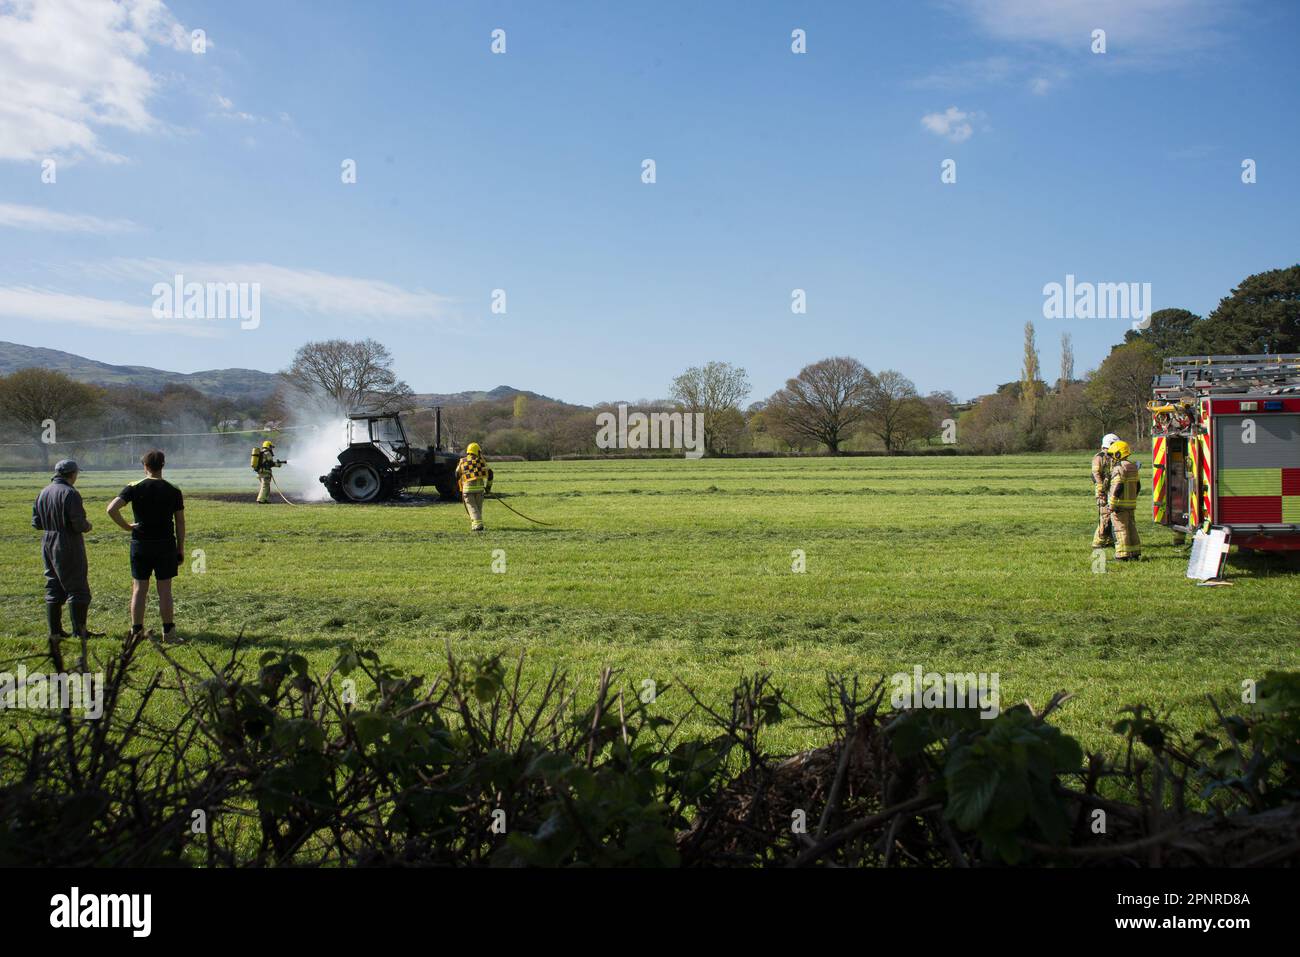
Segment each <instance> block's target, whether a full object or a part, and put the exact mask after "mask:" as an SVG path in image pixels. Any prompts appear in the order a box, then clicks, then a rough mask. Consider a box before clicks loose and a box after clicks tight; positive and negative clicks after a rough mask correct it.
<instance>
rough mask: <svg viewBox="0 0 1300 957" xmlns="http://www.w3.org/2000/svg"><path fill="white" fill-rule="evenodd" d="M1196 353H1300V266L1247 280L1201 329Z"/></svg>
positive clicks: (1197, 332) (1197, 330) (1220, 301)
mask: <svg viewBox="0 0 1300 957" xmlns="http://www.w3.org/2000/svg"><path fill="white" fill-rule="evenodd" d="M1192 341H1193V343H1194V345H1195V346H1196V349H1195V350H1194V351H1196V352H1203V353H1207V354H1211V355H1236V354H1254V353H1260V352H1271V353H1278V352H1300V265H1296V266H1291V267H1290V268H1287V269H1272V270H1269V271H1268V272H1261V273H1256V274H1255V275H1253V276H1247V277H1246V278H1245V279H1243V280H1242V281H1241V283H1240V284H1239V285H1238V286H1237V287H1236V288H1235V289H1233V290H1232V293H1231V295H1228V296H1225V297H1224V298H1223V299H1221V300H1219V305H1218V306H1217V307H1215V310H1214V311H1213V312H1212V313H1210V314H1209V316H1207V317H1206V318H1205V321H1204V322H1202V323H1199V324H1198V325H1197V326H1196V330H1195V334H1194V336H1193V340H1192Z"/></svg>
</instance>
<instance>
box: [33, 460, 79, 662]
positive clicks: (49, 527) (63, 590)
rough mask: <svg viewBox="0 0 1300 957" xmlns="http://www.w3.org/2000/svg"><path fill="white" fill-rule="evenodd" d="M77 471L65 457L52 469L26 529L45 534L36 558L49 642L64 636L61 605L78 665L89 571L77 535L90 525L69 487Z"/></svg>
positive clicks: (71, 488)
mask: <svg viewBox="0 0 1300 957" xmlns="http://www.w3.org/2000/svg"><path fill="white" fill-rule="evenodd" d="M79 471H80V470H79V468H78V467H77V463H76V462H74V461H72V460H71V459H64V460H63V461H62V462H60V463H59V464H58V465H56V466H54V477H53V478H52V479H50V484H49V485H47V486H45V488H43V489H42V490H41V494H40V495H38V496H37V498H36V504H35V505H33V506H32V528H37V529H40V530H41V531H43V532H44V533H45V536H44V539H43V541H42V542H41V557H42V558H43V559H44V560H45V616H46V618H47V620H48V621H49V625H50V638H51V639H52V640H57V639H59V638H67V637H69V635H68V633H67V632H65V631H64V630H63V605H64V603H65V602H66V603H67V605H68V612H69V614H70V615H71V616H72V634H73V635H75V636H76V637H77V638H80V639H81V662H82V667H84V666H85V662H86V639H87V638H89V637H90V630H89V629H88V628H87V627H86V616H87V614H88V613H89V612H90V581H89V579H88V575H89V572H90V569H89V567H88V565H87V563H86V543H85V541H84V540H83V539H82V537H81V536H82V535H83V534H85V533H86V532H88V531H90V522H89V521H88V520H87V519H86V507H85V506H84V505H83V504H82V502H81V493H80V492H78V491H77V490H76V489H75V488H73V486H74V485H76V484H77V474H78V472H79Z"/></svg>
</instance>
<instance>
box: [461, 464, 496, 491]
mask: <svg viewBox="0 0 1300 957" xmlns="http://www.w3.org/2000/svg"><path fill="white" fill-rule="evenodd" d="M456 484H457V485H458V486H459V487H460V491H461V494H464V493H465V492H490V491H492V470H491V469H490V468H488V466H487V463H486V462H484V461H483V456H481V455H467V456H465V457H464V458H463V459H461V460H460V461H459V462H458V463H457V464H456Z"/></svg>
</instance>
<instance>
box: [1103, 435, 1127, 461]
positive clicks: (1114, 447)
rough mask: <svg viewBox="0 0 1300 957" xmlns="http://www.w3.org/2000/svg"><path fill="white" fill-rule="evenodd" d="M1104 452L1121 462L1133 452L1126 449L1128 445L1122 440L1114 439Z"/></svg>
mask: <svg viewBox="0 0 1300 957" xmlns="http://www.w3.org/2000/svg"><path fill="white" fill-rule="evenodd" d="M1106 451H1107V452H1109V453H1110V454H1111V455H1113V456H1115V458H1117V459H1119V460H1121V461H1123V460H1124V459H1126V458H1128V457H1129V455H1131V454H1132V451H1133V450H1132V449H1130V448H1129V447H1128V443H1127V442H1125V441H1124V440H1123V439H1116V440H1115V441H1114V442H1112V443H1110V448H1108V449H1107V450H1106Z"/></svg>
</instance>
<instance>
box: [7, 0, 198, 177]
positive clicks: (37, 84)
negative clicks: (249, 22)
mask: <svg viewBox="0 0 1300 957" xmlns="http://www.w3.org/2000/svg"><path fill="white" fill-rule="evenodd" d="M151 46H166V47H171V48H173V49H177V50H188V49H189V37H188V35H187V33H186V31H185V28H184V27H182V26H181V25H180V23H178V22H177V20H176V18H175V17H174V16H172V14H171V12H170V11H169V10H168V9H167V7H166V5H165V4H164V3H163V2H162V0H0V90H3V91H4V93H3V95H2V96H0V159H8V160H35V159H42V158H44V157H47V156H61V157H77V156H90V157H95V158H97V159H100V160H106V161H121V160H122V159H123V157H121V156H119V155H117V154H114V153H112V152H110V151H108V150H106V149H104V148H103V147H102V146H101V145H100V141H99V131H100V130H101V129H102V128H105V127H116V128H120V129H125V130H130V131H133V132H142V131H145V130H149V129H151V128H153V127H154V126H156V125H157V120H156V119H155V118H154V116H153V115H152V114H151V113H150V111H149V105H148V104H149V100H150V98H151V97H152V96H153V94H154V91H155V88H156V85H157V83H156V80H155V78H154V76H153V75H152V74H151V73H150V72H149V70H148V69H147V68H146V66H145V65H144V61H145V59H146V57H147V55H148V53H149V49H150V47H151Z"/></svg>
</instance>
